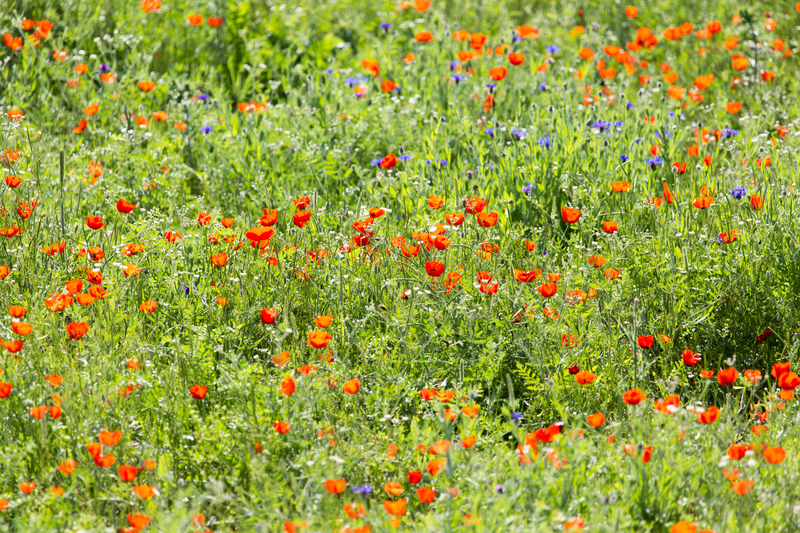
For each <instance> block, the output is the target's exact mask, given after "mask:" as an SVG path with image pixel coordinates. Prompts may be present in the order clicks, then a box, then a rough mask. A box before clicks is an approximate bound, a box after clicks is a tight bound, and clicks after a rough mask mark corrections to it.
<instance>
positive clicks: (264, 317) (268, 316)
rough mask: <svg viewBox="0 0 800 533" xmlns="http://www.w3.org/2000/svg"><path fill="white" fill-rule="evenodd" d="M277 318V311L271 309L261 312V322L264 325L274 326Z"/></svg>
mask: <svg viewBox="0 0 800 533" xmlns="http://www.w3.org/2000/svg"><path fill="white" fill-rule="evenodd" d="M276 318H278V311H277V310H276V309H273V308H272V307H270V308H268V309H262V310H261V322H262V323H264V324H274V323H275V319H276Z"/></svg>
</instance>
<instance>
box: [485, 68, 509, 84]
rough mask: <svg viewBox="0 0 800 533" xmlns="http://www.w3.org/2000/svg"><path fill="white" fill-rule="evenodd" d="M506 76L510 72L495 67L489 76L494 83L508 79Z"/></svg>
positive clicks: (490, 70)
mask: <svg viewBox="0 0 800 533" xmlns="http://www.w3.org/2000/svg"><path fill="white" fill-rule="evenodd" d="M506 74H508V70H506V68H505V67H494V68H492V69H489V76H490V77H491V78H492V79H493V80H494V81H500V80H502V79H503V78H505V77H506Z"/></svg>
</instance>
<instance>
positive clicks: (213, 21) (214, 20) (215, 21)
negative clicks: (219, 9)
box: [208, 17, 223, 28]
mask: <svg viewBox="0 0 800 533" xmlns="http://www.w3.org/2000/svg"><path fill="white" fill-rule="evenodd" d="M222 21H223V18H222V17H208V25H209V26H211V27H212V28H217V27H219V25H220V24H222Z"/></svg>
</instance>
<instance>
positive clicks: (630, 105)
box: [625, 102, 633, 109]
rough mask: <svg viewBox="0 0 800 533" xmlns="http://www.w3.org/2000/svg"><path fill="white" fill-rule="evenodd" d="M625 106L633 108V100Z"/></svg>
mask: <svg viewBox="0 0 800 533" xmlns="http://www.w3.org/2000/svg"><path fill="white" fill-rule="evenodd" d="M625 107H627V108H628V109H633V102H628V103H627V104H625Z"/></svg>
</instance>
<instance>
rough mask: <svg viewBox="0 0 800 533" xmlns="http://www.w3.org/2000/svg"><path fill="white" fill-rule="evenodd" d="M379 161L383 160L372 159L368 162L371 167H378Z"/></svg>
mask: <svg viewBox="0 0 800 533" xmlns="http://www.w3.org/2000/svg"><path fill="white" fill-rule="evenodd" d="M381 161H383V158H379V159H373V160H372V161H370V162H369V164H370V165H372V166H373V167H379V166H380V165H381Z"/></svg>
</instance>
